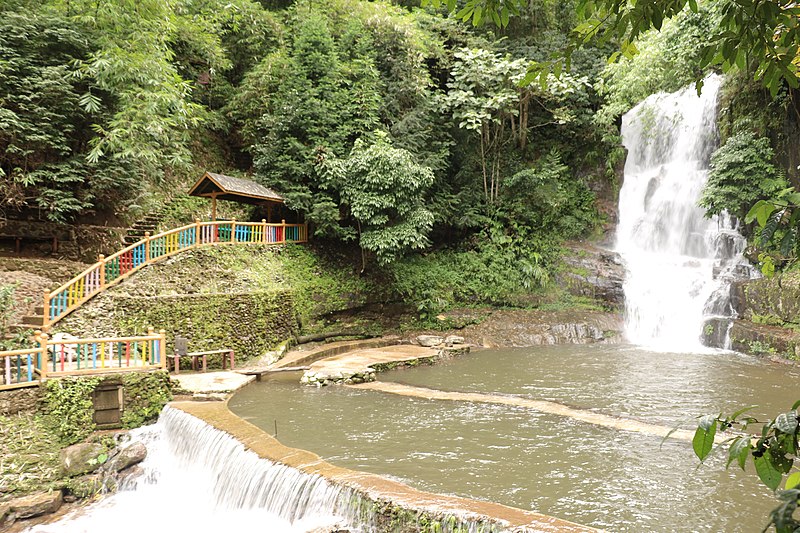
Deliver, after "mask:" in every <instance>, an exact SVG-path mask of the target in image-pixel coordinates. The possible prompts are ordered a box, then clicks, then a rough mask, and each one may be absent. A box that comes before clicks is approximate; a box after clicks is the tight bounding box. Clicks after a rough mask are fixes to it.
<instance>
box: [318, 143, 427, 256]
mask: <svg viewBox="0 0 800 533" xmlns="http://www.w3.org/2000/svg"><path fill="white" fill-rule="evenodd" d="M321 165H322V173H323V175H324V176H325V178H326V180H327V185H328V187H330V188H331V189H333V190H335V191H337V192H338V194H339V196H340V198H341V199H342V204H343V205H344V206H347V208H348V209H349V211H350V215H351V216H352V217H353V218H354V219H355V220H356V225H357V228H358V244H359V246H361V249H362V250H365V251H370V252H372V253H374V254H375V255H376V257H377V258H378V262H379V263H381V264H388V263H390V262H392V261H393V260H395V259H397V258H398V257H399V256H401V255H402V254H403V253H405V252H406V251H408V250H422V249H425V248H426V247H427V246H428V245H429V244H430V241H429V240H428V234H429V233H430V231H431V228H432V226H433V214H432V213H431V212H430V211H429V210H428V209H427V208H426V207H425V205H424V200H425V193H426V192H427V190H428V188H430V186H431V185H432V184H433V172H432V171H431V169H430V168H428V167H423V166H421V165H419V164H418V163H416V162H415V161H414V157H413V155H412V154H411V153H410V152H409V151H408V150H403V149H402V148H394V147H393V146H392V145H391V143H390V142H389V141H388V139H387V135H386V134H385V133H384V132H377V133H376V139H375V141H374V142H373V143H372V144H369V145H366V143H365V142H364V140H363V139H359V140H357V141H356V143H355V145H354V146H353V150H352V151H351V152H350V157H348V158H347V159H336V158H332V159H326V160H324V161H323V162H322V163H321ZM362 268H363V264H362Z"/></svg>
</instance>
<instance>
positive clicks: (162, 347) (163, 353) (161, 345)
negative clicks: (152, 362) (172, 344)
mask: <svg viewBox="0 0 800 533" xmlns="http://www.w3.org/2000/svg"><path fill="white" fill-rule="evenodd" d="M158 336H159V337H161V338H160V339H159V341H158V351H159V354H158V357H159V358H160V359H161V368H164V369H165V368H167V332H166V331H164V330H163V329H160V330H158Z"/></svg>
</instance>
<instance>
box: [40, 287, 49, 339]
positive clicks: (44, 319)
mask: <svg viewBox="0 0 800 533" xmlns="http://www.w3.org/2000/svg"><path fill="white" fill-rule="evenodd" d="M43 315H44V316H43V317H42V329H43V330H45V331H47V328H48V327H50V292H49V291H44V313H43Z"/></svg>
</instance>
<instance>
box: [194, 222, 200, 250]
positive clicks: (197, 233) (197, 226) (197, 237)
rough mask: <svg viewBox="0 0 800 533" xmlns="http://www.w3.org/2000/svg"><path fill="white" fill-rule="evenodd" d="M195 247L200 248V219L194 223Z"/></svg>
mask: <svg viewBox="0 0 800 533" xmlns="http://www.w3.org/2000/svg"><path fill="white" fill-rule="evenodd" d="M194 245H195V246H200V219H199V218H197V219H195V221H194Z"/></svg>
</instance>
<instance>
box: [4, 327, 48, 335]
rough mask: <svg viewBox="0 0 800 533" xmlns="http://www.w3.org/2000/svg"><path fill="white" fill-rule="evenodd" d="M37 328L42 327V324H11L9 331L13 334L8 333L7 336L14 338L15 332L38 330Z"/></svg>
mask: <svg viewBox="0 0 800 533" xmlns="http://www.w3.org/2000/svg"><path fill="white" fill-rule="evenodd" d="M37 329H42V326H36V325H34V324H11V325H9V326H8V332H9V333H11V334H12V335H6V338H13V334H14V333H20V332H23V331H31V330H32V331H36V330H37Z"/></svg>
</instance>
